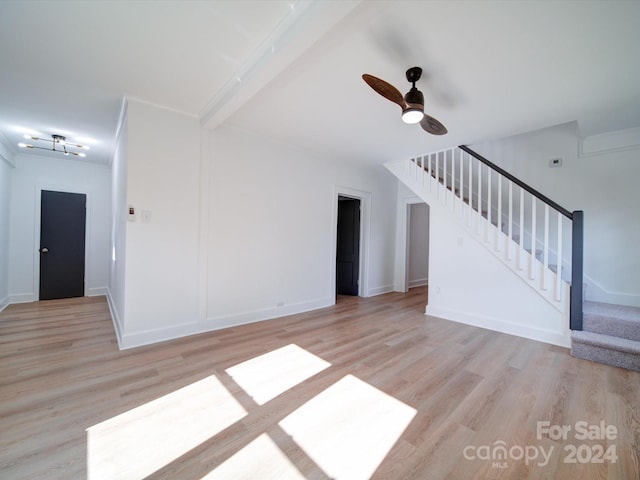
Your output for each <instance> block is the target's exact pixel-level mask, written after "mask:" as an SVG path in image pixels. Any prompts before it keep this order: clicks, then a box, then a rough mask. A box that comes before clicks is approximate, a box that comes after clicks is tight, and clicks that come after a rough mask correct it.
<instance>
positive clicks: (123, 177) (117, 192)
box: [107, 100, 129, 342]
mask: <svg viewBox="0 0 640 480" xmlns="http://www.w3.org/2000/svg"><path fill="white" fill-rule="evenodd" d="M126 109H127V103H126V100H123V103H122V111H121V116H120V120H119V123H118V129H117V134H116V148H115V151H114V155H113V159H112V162H111V236H110V251H109V289H108V293H107V299H108V301H109V308H110V309H111V315H112V317H113V320H114V326H115V328H116V334H117V336H118V341H119V342H122V336H123V334H124V298H125V271H126V233H127V158H128V151H127V149H128V145H129V143H128V120H127V110H126Z"/></svg>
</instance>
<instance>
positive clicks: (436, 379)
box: [0, 288, 640, 480]
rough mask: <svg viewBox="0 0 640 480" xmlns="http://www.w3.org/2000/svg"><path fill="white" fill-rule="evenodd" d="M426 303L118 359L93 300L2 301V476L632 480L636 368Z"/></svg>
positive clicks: (300, 319) (335, 312)
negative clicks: (461, 318)
mask: <svg viewBox="0 0 640 480" xmlns="http://www.w3.org/2000/svg"><path fill="white" fill-rule="evenodd" d="M426 294H427V292H426V289H425V288H415V289H412V290H411V291H410V293H408V294H398V293H392V294H387V295H382V296H378V297H374V298H366V299H363V298H357V297H341V298H340V299H339V301H338V303H337V304H336V305H335V306H334V307H330V308H326V309H322V310H317V311H314V312H309V313H305V314H301V315H295V316H291V317H286V318H282V319H277V320H272V321H267V322H261V323H255V324H251V325H245V326H240V327H234V328H229V329H226V330H221V331H217V332H211V333H206V334H202V335H198V336H193V337H188V338H182V339H178V340H174V341H171V342H164V343H161V344H157V345H152V346H147V347H141V348H136V349H132V350H125V351H119V350H118V348H117V343H116V338H115V335H114V332H113V325H112V323H111V319H110V316H109V311H108V307H107V304H106V301H105V299H104V298H103V297H93V298H80V299H68V300H56V301H46V302H39V303H32V304H21V305H11V306H9V307H7V308H6V309H5V311H4V312H1V313H0V478H2V479H35V478H38V479H47V480H50V479H65V480H67V479H83V478H90V479H92V480H96V479H103V478H113V479H118V480H120V479H128V478H131V479H138V478H152V479H181V480H191V479H201V478H207V479H215V478H224V479H240V478H247V479H260V480H262V479H267V478H274V479H275V478H277V479H282V478H292V479H301V478H307V479H329V478H345V479H348V480H356V479H358V478H375V479H421V480H422V479H429V480H431V479H433V480H437V479H445V478H447V479H485V478H504V479H553V478H558V479H568V478H580V479H581V480H589V479H605V478H606V479H624V480H627V479H638V478H640V466H639V465H640V452H639V450H640V373H638V372H631V371H627V370H623V369H619V368H615V367H609V366H605V365H600V364H596V363H591V362H588V361H584V360H579V359H575V358H572V357H570V356H569V353H568V351H567V350H566V349H562V348H558V347H554V346H550V345H546V344H543V343H538V342H534V341H530V340H526V339H522V338H518V337H514V336H509V335H505V334H500V333H495V332H491V331H487V330H483V329H479V328H475V327H470V326H466V325H461V324H457V323H453V322H448V321H445V320H441V319H437V318H432V317H425V316H424V314H423V312H424V305H425V303H426ZM287 382H289V383H287ZM539 422H546V423H539ZM578 422H583V423H578ZM601 422H604V425H605V428H609V430H608V438H600V436H599V437H598V438H596V439H590V438H587V439H582V438H581V437H582V432H583V430H587V431H588V432H590V433H591V435H592V436H597V435H598V434H599V433H603V432H600V431H599V430H600V426H602V425H603V424H602V423H601ZM563 425H564V426H567V427H565V428H568V429H569V430H567V431H566V434H565V437H566V438H562V437H561V436H560V438H558V437H559V435H555V434H557V433H559V432H560V431H561V430H560V429H561V428H562V427H561V426H563ZM544 426H547V427H549V429H550V431H547V430H544V431H541V432H539V431H538V430H539V429H540V428H543V427H544ZM607 426H610V427H607ZM611 429H615V434H613V433H612V430H611ZM596 430H598V431H596ZM501 447H502V448H501ZM600 449H602V451H601V450H600ZM607 452H608V454H607V455H605V454H606V453H607ZM613 454H615V456H614V455H613ZM534 455H535V457H534ZM543 455H547V458H546V461H545V457H544V456H543ZM571 462H573V463H571Z"/></svg>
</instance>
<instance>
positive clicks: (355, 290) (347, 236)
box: [336, 195, 361, 296]
mask: <svg viewBox="0 0 640 480" xmlns="http://www.w3.org/2000/svg"><path fill="white" fill-rule="evenodd" d="M360 218H361V203H360V199H358V198H351V197H346V196H343V195H339V196H338V221H337V233H336V295H352V296H357V295H358V294H359V289H360Z"/></svg>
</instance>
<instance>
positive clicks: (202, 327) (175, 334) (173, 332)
mask: <svg viewBox="0 0 640 480" xmlns="http://www.w3.org/2000/svg"><path fill="white" fill-rule="evenodd" d="M107 299H108V302H109V309H110V310H111V316H112V318H113V319H114V322H113V323H114V327H115V330H116V335H117V337H118V346H119V347H120V349H121V350H125V349H128V348H135V347H141V346H143V345H149V344H152V343H157V342H164V341H168V340H175V339H177V338H181V337H187V336H189V335H196V334H199V333H205V332H211V331H214V330H222V329H223V328H229V327H236V326H239V325H245V324H248V323H255V322H262V321H265V320H273V319H275V318H279V317H285V316H288V315H295V314H297V313H304V312H308V311H310V310H317V309H319V308H324V307H329V306H331V305H333V304H334V303H335V301H332V300H331V299H329V298H322V299H317V300H312V301H309V302H304V303H298V304H293V305H284V306H282V307H273V308H266V309H261V310H255V311H250V312H242V313H237V314H233V315H221V316H217V317H209V318H207V319H206V320H205V321H204V322H197V321H193V322H186V323H182V324H180V325H172V326H170V327H162V328H157V329H150V330H144V331H141V332H133V333H124V334H123V333H122V332H121V331H120V328H119V324H120V322H119V320H118V319H117V313H116V311H115V308H114V307H113V305H112V303H113V301H112V300H111V296H110V295H107Z"/></svg>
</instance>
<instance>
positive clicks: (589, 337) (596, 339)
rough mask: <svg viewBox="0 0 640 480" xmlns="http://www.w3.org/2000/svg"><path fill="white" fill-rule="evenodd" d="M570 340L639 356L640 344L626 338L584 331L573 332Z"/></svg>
mask: <svg viewBox="0 0 640 480" xmlns="http://www.w3.org/2000/svg"><path fill="white" fill-rule="evenodd" d="M571 339H572V340H574V341H578V342H580V343H585V344H587V345H594V346H598V347H606V348H610V349H612V350H619V351H621V352H629V353H636V354H638V355H640V342H638V341H636V340H629V339H628V338H620V337H614V336H611V335H603V334H601V333H595V332H588V331H586V330H574V331H573V332H571Z"/></svg>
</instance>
